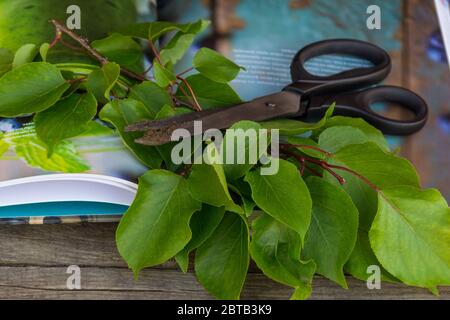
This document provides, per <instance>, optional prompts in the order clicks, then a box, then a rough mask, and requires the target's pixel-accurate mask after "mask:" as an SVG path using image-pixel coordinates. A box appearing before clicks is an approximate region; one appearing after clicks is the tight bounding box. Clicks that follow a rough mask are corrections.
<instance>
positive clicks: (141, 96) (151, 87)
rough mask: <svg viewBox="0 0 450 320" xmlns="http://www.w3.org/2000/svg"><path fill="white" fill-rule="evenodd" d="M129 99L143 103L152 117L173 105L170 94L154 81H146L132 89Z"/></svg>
mask: <svg viewBox="0 0 450 320" xmlns="http://www.w3.org/2000/svg"><path fill="white" fill-rule="evenodd" d="M128 97H129V98H132V99H135V100H138V101H140V102H142V103H143V104H144V105H145V106H146V108H147V110H148V112H150V114H151V116H152V117H155V116H156V115H157V114H158V112H160V111H161V109H162V107H164V106H165V105H169V106H171V105H172V99H171V98H170V95H169V93H168V92H167V91H166V90H164V89H163V88H161V87H160V86H158V85H157V84H156V83H154V82H152V81H145V82H142V83H140V84H138V85H136V86H134V87H132V88H131V91H130V94H129V95H128Z"/></svg>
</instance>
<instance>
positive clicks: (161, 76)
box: [153, 60, 177, 88]
mask: <svg viewBox="0 0 450 320" xmlns="http://www.w3.org/2000/svg"><path fill="white" fill-rule="evenodd" d="M153 76H154V77H155V82H156V83H157V84H158V85H159V86H160V87H162V88H165V87H167V86H168V85H169V84H173V83H175V82H176V81H177V78H176V77H175V75H174V74H173V73H172V72H170V71H169V70H168V69H167V68H165V67H163V66H162V65H161V64H160V63H159V62H157V61H156V60H155V61H153Z"/></svg>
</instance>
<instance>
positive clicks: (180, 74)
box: [177, 67, 194, 77]
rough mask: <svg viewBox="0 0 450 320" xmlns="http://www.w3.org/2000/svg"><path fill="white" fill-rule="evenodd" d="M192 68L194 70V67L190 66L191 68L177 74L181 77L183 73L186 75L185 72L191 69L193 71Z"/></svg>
mask: <svg viewBox="0 0 450 320" xmlns="http://www.w3.org/2000/svg"><path fill="white" fill-rule="evenodd" d="M192 70H194V67H190V68H188V69H186V70H184V71H181V72H180V73H179V74H177V77H181V76H182V75H184V74H186V73H188V72H189V71H192Z"/></svg>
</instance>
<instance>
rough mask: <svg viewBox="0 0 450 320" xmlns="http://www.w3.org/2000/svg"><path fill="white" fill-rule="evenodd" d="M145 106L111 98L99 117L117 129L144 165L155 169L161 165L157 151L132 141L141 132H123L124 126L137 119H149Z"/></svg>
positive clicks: (132, 101)
mask: <svg viewBox="0 0 450 320" xmlns="http://www.w3.org/2000/svg"><path fill="white" fill-rule="evenodd" d="M151 118H152V116H151V114H150V113H149V112H148V110H147V108H146V107H145V106H144V105H143V104H142V103H141V102H140V101H137V100H133V99H124V100H113V101H111V102H110V103H108V104H107V105H105V106H104V107H103V109H102V111H101V112H100V119H102V120H103V121H107V122H109V123H111V124H112V125H113V126H114V127H116V129H117V130H118V132H119V134H120V137H121V138H122V140H123V142H124V143H125V145H126V146H127V147H128V148H129V149H130V150H131V152H132V153H133V154H134V155H135V156H136V157H137V158H138V159H139V160H140V161H141V162H142V163H143V164H145V165H146V166H148V167H150V168H152V169H156V168H159V166H160V165H161V158H160V157H159V154H158V151H157V150H156V149H155V148H153V147H148V146H144V145H142V144H138V143H136V142H134V141H135V140H136V139H137V138H139V137H140V136H141V135H142V134H140V133H138V132H125V131H124V130H125V127H126V126H128V125H129V124H132V123H136V122H138V121H142V120H146V119H151Z"/></svg>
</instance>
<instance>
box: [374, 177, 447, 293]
mask: <svg viewBox="0 0 450 320" xmlns="http://www.w3.org/2000/svg"><path fill="white" fill-rule="evenodd" d="M369 238H370V244H371V246H372V248H373V250H374V252H375V254H376V256H377V258H378V259H379V260H380V262H381V264H382V265H383V267H385V268H386V269H387V270H388V271H389V272H390V273H391V274H392V275H394V276H395V277H396V278H398V279H400V280H401V281H402V282H404V283H405V284H408V285H413V286H419V287H424V288H430V289H431V290H432V291H434V292H436V291H437V290H436V286H438V285H450V250H449V248H450V209H449V208H448V205H447V202H446V201H445V199H444V198H443V197H442V195H441V194H440V193H439V191H437V190H433V189H430V190H424V191H422V190H420V189H418V188H414V187H411V186H397V187H395V188H385V189H384V190H382V191H381V192H380V193H379V195H378V212H377V215H376V216H375V220H374V222H373V224H372V228H371V229H370V232H369Z"/></svg>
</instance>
